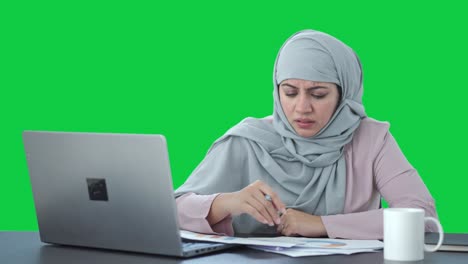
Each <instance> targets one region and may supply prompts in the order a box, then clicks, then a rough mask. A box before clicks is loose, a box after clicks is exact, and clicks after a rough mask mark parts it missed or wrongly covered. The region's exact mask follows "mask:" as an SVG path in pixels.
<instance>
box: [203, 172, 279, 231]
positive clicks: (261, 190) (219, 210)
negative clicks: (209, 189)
mask: <svg viewBox="0 0 468 264" xmlns="http://www.w3.org/2000/svg"><path fill="white" fill-rule="evenodd" d="M265 195H269V196H270V197H271V201H269V200H267V199H266V198H265ZM285 208H286V207H285V205H284V203H283V202H282V201H281V200H280V198H279V197H278V195H277V194H276V193H275V192H274V191H273V190H272V189H271V188H270V186H268V185H267V184H265V183H263V182H261V181H255V182H254V183H252V184H250V185H248V186H247V187H245V188H244V189H242V190H240V191H238V192H233V193H222V194H220V195H218V196H217V197H216V198H215V200H214V201H213V203H212V205H211V209H210V213H209V214H208V217H207V220H208V222H209V223H210V224H212V225H213V224H215V223H217V222H219V221H221V220H222V219H224V218H225V217H226V216H228V215H231V216H236V215H240V214H244V213H246V214H249V215H251V216H252V217H253V218H255V219H256V220H257V221H259V222H261V223H264V224H268V225H270V226H274V225H275V223H276V224H279V223H280V217H279V213H278V212H285Z"/></svg>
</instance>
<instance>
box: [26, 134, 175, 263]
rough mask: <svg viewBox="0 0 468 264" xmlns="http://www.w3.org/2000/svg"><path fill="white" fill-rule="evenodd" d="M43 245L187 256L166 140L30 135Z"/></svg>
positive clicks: (31, 169)
mask: <svg viewBox="0 0 468 264" xmlns="http://www.w3.org/2000/svg"><path fill="white" fill-rule="evenodd" d="M23 140H24V145H25V149H26V157H27V163H28V168H29V174H30V178H31V184H32V190H33V196H34V201H35V206H36V214H37V219H38V224H39V233H40V237H41V240H42V241H43V242H47V243H55V244H65V245H75V246H85V247H96V248H106V249H116V250H125V251H135V252H144V253H156V254H165V255H175V256H183V252H182V246H181V244H182V242H181V238H180V233H179V227H178V221H177V213H176V203H175V199H174V195H173V186H172V177H171V172H170V166H169V158H168V153H167V147H166V140H165V138H164V136H162V135H135V134H104V133H69V132H37V131H25V132H24V133H23Z"/></svg>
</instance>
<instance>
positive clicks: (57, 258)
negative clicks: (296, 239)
mask: <svg viewBox="0 0 468 264" xmlns="http://www.w3.org/2000/svg"><path fill="white" fill-rule="evenodd" d="M0 262H1V263H15V264H22V263H28V264H36V263H41V264H46V263H47V264H55V263H60V264H62V263H67V264H68V263H69V264H74V263H86V264H90V263H102V264H105V263H113V264H119V263H125V264H127V263H132V264H140V263H151V264H154V263H188V264H191V263H233V262H236V263H238V264H244V263H251V262H254V263H268V264H274V263H288V264H289V263H308V264H310V263H350V264H352V263H359V264H367V263H369V264H370V263H372V264H375V263H386V264H387V263H392V264H393V263H396V262H388V261H387V262H386V261H384V259H383V252H381V251H380V252H377V253H360V254H354V255H350V256H344V255H333V256H317V257H301V258H291V257H287V256H283V255H279V254H273V253H267V252H262V251H257V250H253V249H249V248H244V247H241V248H233V249H228V250H227V251H222V252H218V253H212V254H208V255H202V256H198V257H195V258H190V259H181V258H173V257H163V256H158V255H148V254H134V253H126V252H118V251H110V250H97V249H88V248H77V247H66V246H54V245H48V244H44V243H42V242H41V241H40V240H39V234H38V233H37V232H0ZM402 263H405V262H402ZM406 263H407V262H406ZM418 263H444V264H447V263H450V264H457V263H464V264H466V263H468V253H458V252H436V253H426V255H425V259H424V261H422V262H418Z"/></svg>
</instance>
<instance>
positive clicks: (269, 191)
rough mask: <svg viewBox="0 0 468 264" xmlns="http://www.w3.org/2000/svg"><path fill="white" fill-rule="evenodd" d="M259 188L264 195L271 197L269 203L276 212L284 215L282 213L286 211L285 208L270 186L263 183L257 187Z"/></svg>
mask: <svg viewBox="0 0 468 264" xmlns="http://www.w3.org/2000/svg"><path fill="white" fill-rule="evenodd" d="M259 188H260V190H261V191H262V192H263V193H264V194H266V195H269V196H270V197H271V201H272V203H273V206H274V207H275V208H276V210H278V211H279V212H281V213H284V211H285V210H286V206H285V205H284V203H283V202H282V201H281V199H280V198H279V196H278V195H277V194H276V193H275V192H274V191H273V190H272V189H271V188H270V186H268V185H266V184H264V183H263V184H260V185H259Z"/></svg>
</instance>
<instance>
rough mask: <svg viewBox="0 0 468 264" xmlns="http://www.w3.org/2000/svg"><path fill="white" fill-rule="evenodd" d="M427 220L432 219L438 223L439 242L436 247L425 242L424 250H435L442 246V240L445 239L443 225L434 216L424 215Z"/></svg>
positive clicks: (425, 220)
mask: <svg viewBox="0 0 468 264" xmlns="http://www.w3.org/2000/svg"><path fill="white" fill-rule="evenodd" d="M427 221H432V222H433V223H434V224H436V225H437V231H438V232H439V242H437V245H436V246H435V247H430V246H428V245H426V244H424V251H426V252H435V251H437V250H438V249H439V248H440V246H442V242H443V241H444V230H442V226H441V225H440V222H439V220H437V219H435V218H434V217H424V223H425V222H427Z"/></svg>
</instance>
